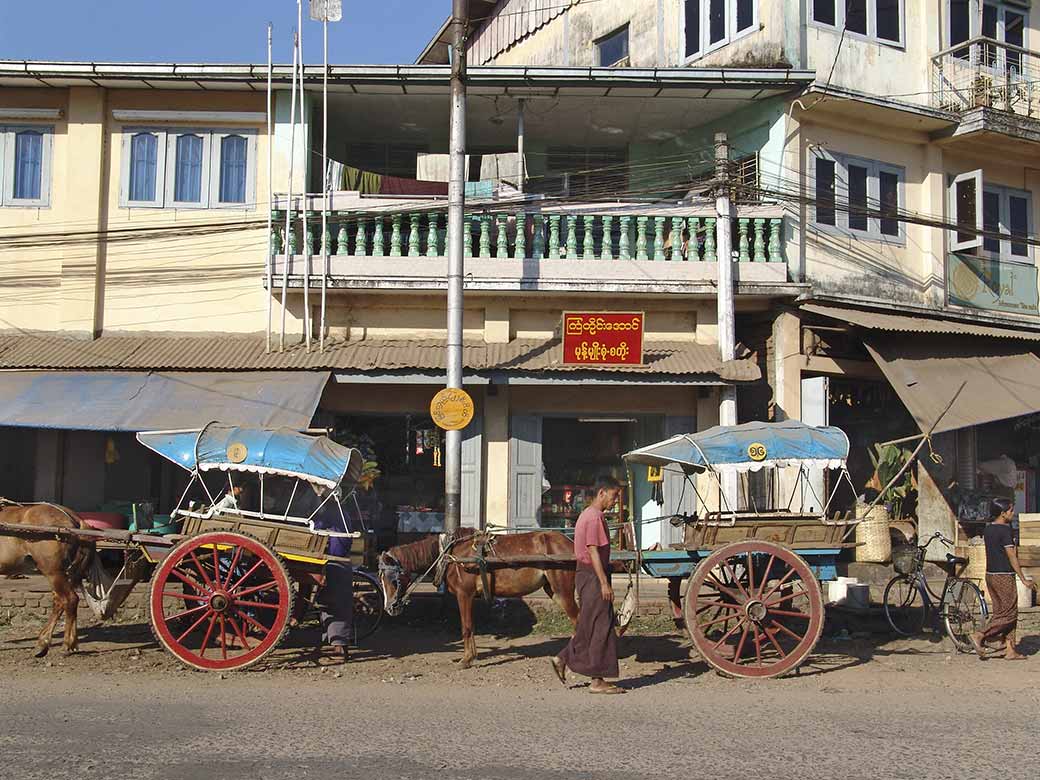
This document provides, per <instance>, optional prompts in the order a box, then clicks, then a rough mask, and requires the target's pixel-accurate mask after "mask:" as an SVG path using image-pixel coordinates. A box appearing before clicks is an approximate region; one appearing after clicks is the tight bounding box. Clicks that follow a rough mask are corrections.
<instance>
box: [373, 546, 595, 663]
mask: <svg viewBox="0 0 1040 780" xmlns="http://www.w3.org/2000/svg"><path fill="white" fill-rule="evenodd" d="M482 548H491V552H490V553H487V555H490V556H493V557H501V558H510V557H517V558H523V557H530V556H538V555H567V556H571V555H573V554H574V544H573V543H572V542H571V540H570V539H568V538H567V537H566V536H564V535H563V534H561V533H559V532H556V531H531V532H528V533H520V534H495V535H486V534H483V533H480V534H478V533H475V532H474V531H473V530H472V529H463V530H462V531H461V535H460V536H458V537H456V541H455V542H454V543H453V544H452V545H451V548H450V552H449V555H450V556H451V557H454V558H473V557H484V555H485V553H484V552H483V550H482ZM440 554H441V546H440V541H439V540H438V538H437V537H436V536H429V537H427V538H425V539H420V540H419V541H417V542H412V543H411V544H405V545H400V546H398V547H391V548H390V549H389V550H387V551H386V552H384V553H382V554H381V555H380V556H379V579H380V582H381V583H382V586H383V598H384V609H385V610H386V612H387V614H389V615H399V614H401V612H402V610H403V609H404V605H405V603H406V602H407V600H408V596H407V591H408V586H409V585H410V584H411V582H412V578H413V576H414V575H417V574H418V575H422V574H423V573H425V572H426V571H427V570H428V569H429V568H430V567H431V566H432V565H433V564H434V561H436V560H437V558H438V556H439V555H440ZM444 582H445V583H446V585H447V587H448V590H449V591H450V592H451V593H452V594H453V595H454V596H455V598H456V600H457V601H458V604H459V619H460V622H461V623H462V642H463V648H464V649H463V655H462V661H461V666H462V668H463V669H468V668H470V666H472V664H473V660H474V659H475V658H476V657H477V642H476V640H475V639H474V638H473V599H474V598H475V597H476V595H477V594H478V593H479V594H481V595H484V596H485V597H486V598H493V597H498V596H501V597H504V598H514V597H518V596H526V595H528V594H530V593H534V592H535V591H536V590H538V589H539V588H542V589H543V590H544V591H545V593H546V595H548V596H549V598H552V599H554V600H556V601H557V603H558V604H560V606H561V607H563V610H564V612H566V613H567V617H568V618H570V621H571V623H572V624H575V625H576V624H577V622H578V605H577V603H576V602H575V600H574V567H573V565H568V564H567V563H561V564H560V565H559V566H553V565H552V564H545V565H543V566H536V565H533V564H532V565H528V566H522V565H517V566H511V567H501V568H500V567H493V568H490V567H489V568H487V569H485V570H484V572H483V573H482V572H481V567H478V566H476V565H474V564H465V565H464V564H461V563H457V562H454V561H452V560H451V559H450V558H448V563H447V565H446V567H445V572H444ZM485 582H486V583H487V591H488V592H486V593H485Z"/></svg>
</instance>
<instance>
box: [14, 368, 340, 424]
mask: <svg viewBox="0 0 1040 780" xmlns="http://www.w3.org/2000/svg"><path fill="white" fill-rule="evenodd" d="M328 379H329V372H328V371H255V372H234V373H232V372H168V373H156V372H149V371H3V372H0V425H11V426H19V427H29V428H59V429H65V430H97V431H145V430H155V429H158V428H195V429H198V428H200V427H202V426H203V425H205V424H206V423H209V422H212V421H214V420H220V421H223V422H227V423H233V424H236V425H250V426H259V427H265V428H272V427H281V426H284V427H288V428H297V429H302V428H306V427H308V426H309V425H310V423H311V418H312V417H313V416H314V410H315V409H316V408H317V406H318V401H319V400H320V399H321V394H322V391H323V390H324V388H325V385H326V383H327V382H328Z"/></svg>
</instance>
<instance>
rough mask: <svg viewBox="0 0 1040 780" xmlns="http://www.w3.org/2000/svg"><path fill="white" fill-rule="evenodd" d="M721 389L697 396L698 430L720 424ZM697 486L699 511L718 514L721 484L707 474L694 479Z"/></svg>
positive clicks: (712, 389)
mask: <svg viewBox="0 0 1040 780" xmlns="http://www.w3.org/2000/svg"><path fill="white" fill-rule="evenodd" d="M719 390H720V388H717V387H713V388H711V389H710V392H708V393H705V394H703V395H702V394H700V393H698V395H697V430H698V431H704V430H707V429H708V428H711V427H713V426H715V425H718V424H719V396H720V392H719ZM694 479H695V480H696V484H697V492H698V493H699V494H700V498H701V499H703V504H702V503H701V500H700V499H698V507H697V508H698V510H700V511H702V513H703V511H708V512H717V511H719V507H720V506H721V501H720V500H719V483H718V481H717V480H716V479H715V477H712V476H709V475H707V474H700V475H698V476H696V477H694Z"/></svg>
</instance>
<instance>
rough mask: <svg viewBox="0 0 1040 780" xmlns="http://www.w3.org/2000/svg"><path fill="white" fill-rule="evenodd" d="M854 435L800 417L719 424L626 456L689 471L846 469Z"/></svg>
mask: <svg viewBox="0 0 1040 780" xmlns="http://www.w3.org/2000/svg"><path fill="white" fill-rule="evenodd" d="M848 455H849V439H848V437H847V436H846V435H845V432H844V431H842V430H841V429H840V428H832V427H814V426H811V425H806V424H804V423H800V422H797V421H796V420H787V421H785V422H779V423H767V422H750V423H744V424H743V425H730V426H723V425H718V426H715V427H714V428H709V429H708V430H706V431H701V432H700V433H684V434H680V435H678V436H673V437H672V438H670V439H666V440H665V441H662V442H658V443H657V444H651V445H650V446H648V447H641V448H640V449H638V450H633V451H632V452H630V453H628V454H627V455H625V460H627V461H628V462H629V463H641V464H644V465H647V466H668V465H671V464H676V465H678V466H680V467H682V468H683V470H685V471H687V472H691V471H705V470H706V469H709V468H710V469H713V470H715V471H725V470H731V471H758V470H760V469H763V468H777V467H781V466H792V465H793V466H797V465H805V466H810V467H814V468H843V467H844V465H845V459H846V458H847V457H848Z"/></svg>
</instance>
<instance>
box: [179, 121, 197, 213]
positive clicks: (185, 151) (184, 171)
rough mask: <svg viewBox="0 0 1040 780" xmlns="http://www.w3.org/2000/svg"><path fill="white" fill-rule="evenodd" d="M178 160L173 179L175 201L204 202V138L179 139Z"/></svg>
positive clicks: (182, 137) (192, 136)
mask: <svg viewBox="0 0 1040 780" xmlns="http://www.w3.org/2000/svg"><path fill="white" fill-rule="evenodd" d="M176 154H177V160H176V163H175V168H174V177H173V199H174V200H175V201H176V202H177V203H200V202H201V201H202V137H201V136H198V135H182V136H178V137H177V144H176Z"/></svg>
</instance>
